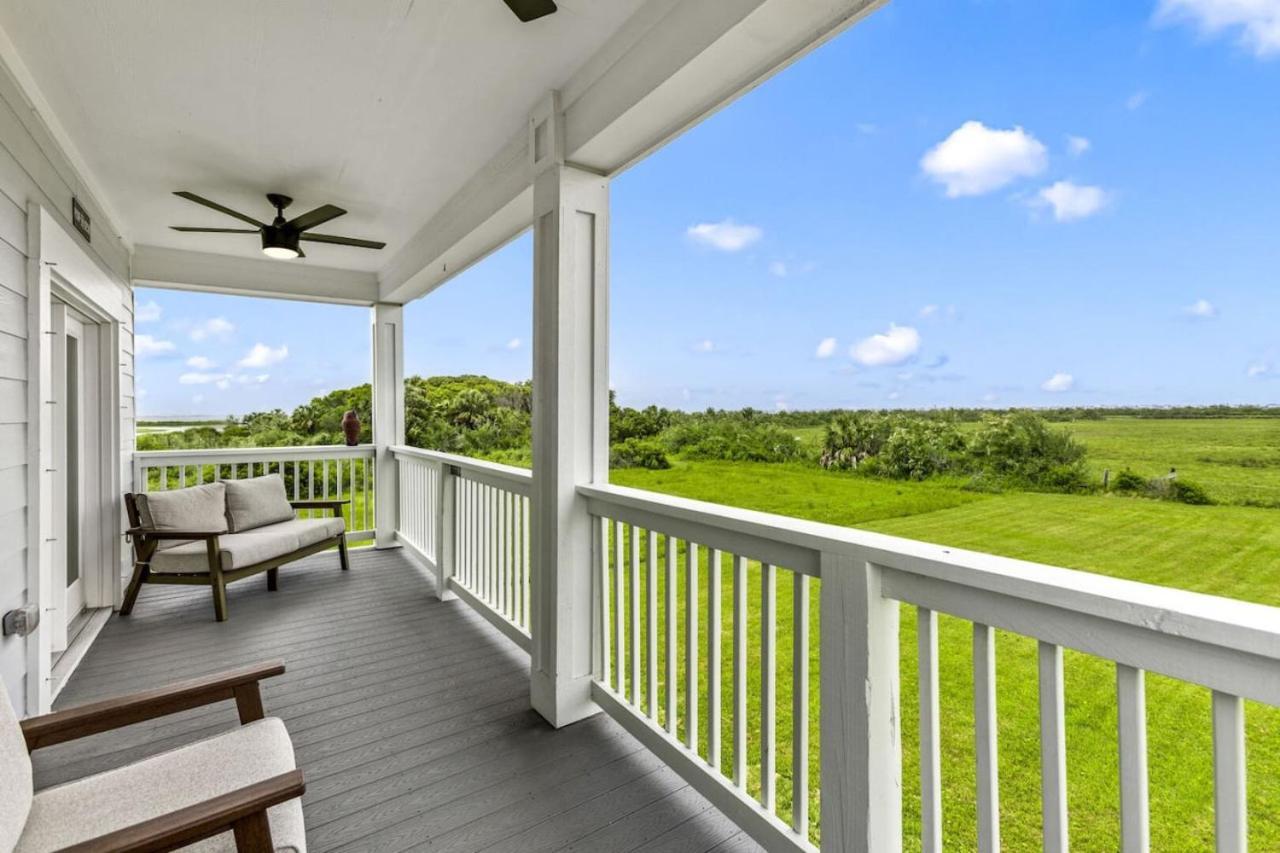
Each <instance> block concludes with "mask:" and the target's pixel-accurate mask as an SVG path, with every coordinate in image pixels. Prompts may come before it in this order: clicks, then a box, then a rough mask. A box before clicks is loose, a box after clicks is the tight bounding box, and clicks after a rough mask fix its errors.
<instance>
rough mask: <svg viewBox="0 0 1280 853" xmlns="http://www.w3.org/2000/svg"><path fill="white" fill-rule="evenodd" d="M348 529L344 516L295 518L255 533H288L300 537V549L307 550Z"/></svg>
mask: <svg viewBox="0 0 1280 853" xmlns="http://www.w3.org/2000/svg"><path fill="white" fill-rule="evenodd" d="M346 528H347V526H346V524H345V523H344V522H343V520H342V516H338V517H337V518H294V519H290V520H289V521H282V522H280V523H279V524H273V525H271V526H270V527H263V528H260V529H259V530H255V531H253V532H254V533H258V532H260V531H262V532H265V531H267V530H281V531H287V532H289V533H291V534H292V535H294V536H297V537H298V547H299V548H305V547H307V546H308V545H315V544H316V543H317V542H323V541H324V540H325V539H333V538H334V537H335V536H337V535H338V534H339V533H343V532H345V531H346Z"/></svg>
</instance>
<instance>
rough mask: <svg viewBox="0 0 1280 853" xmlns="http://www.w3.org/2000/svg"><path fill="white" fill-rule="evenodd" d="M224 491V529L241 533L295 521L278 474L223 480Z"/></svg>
mask: <svg viewBox="0 0 1280 853" xmlns="http://www.w3.org/2000/svg"><path fill="white" fill-rule="evenodd" d="M220 482H221V483H222V485H223V486H225V487H226V489H227V529H228V530H230V531H231V532H232V533H243V532H244V531H246V530H253V529H255V528H258V527H264V526H266V525H268V524H275V523H276V522H278V521H288V520H289V519H291V518H293V517H294V512H293V507H292V506H290V505H289V495H288V494H286V493H285V490H284V478H283V477H281V476H280V475H279V474H267V475H266V476H264V477H252V478H250V479H248V480H222V481H220Z"/></svg>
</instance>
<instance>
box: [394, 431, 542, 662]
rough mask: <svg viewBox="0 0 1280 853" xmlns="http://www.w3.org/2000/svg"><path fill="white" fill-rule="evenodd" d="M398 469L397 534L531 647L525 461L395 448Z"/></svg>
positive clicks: (444, 585) (447, 582)
mask: <svg viewBox="0 0 1280 853" xmlns="http://www.w3.org/2000/svg"><path fill="white" fill-rule="evenodd" d="M392 453H394V454H395V458H396V463H397V466H398V470H399V476H400V506H399V524H398V526H397V531H396V537H397V539H398V540H399V541H400V542H401V543H402V544H404V545H405V546H406V547H408V548H410V549H412V550H413V551H415V552H416V553H417V555H418V557H419V558H421V559H422V560H423V562H425V563H427V565H428V566H430V568H431V569H432V571H434V572H435V574H436V583H437V589H439V590H440V591H441V593H442V594H448V593H453V594H455V595H457V596H458V597H460V598H463V599H465V600H466V601H467V603H468V604H470V605H471V606H472V607H473V608H474V609H475V610H476V611H478V612H479V613H481V614H482V615H484V616H485V618H487V619H488V620H489V621H490V622H492V623H493V624H494V625H496V626H497V627H498V628H499V629H500V630H501V631H503V632H504V633H505V634H506V635H507V636H508V637H510V638H511V639H512V640H513V641H514V642H515V643H516V644H518V645H519V646H520V647H521V648H523V649H524V650H525V651H528V650H529V644H530V636H529V580H530V572H529V565H530V561H529V487H530V482H531V475H530V473H529V472H528V471H527V470H525V469H523V468H513V467H511V466H509V465H498V464H496V463H493V462H485V461H482V460H479V459H471V458H468V457H466V456H455V455H452V454H449V453H437V452H435V451H429V450H419V449H417V448H413V447H403V446H397V447H394V448H392Z"/></svg>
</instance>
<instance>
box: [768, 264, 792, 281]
mask: <svg viewBox="0 0 1280 853" xmlns="http://www.w3.org/2000/svg"><path fill="white" fill-rule="evenodd" d="M769 272H770V273H771V274H772V275H776V276H777V277H778V278H786V277H787V273H788V270H787V265H786V263H785V262H784V261H773V262H772V263H770V264H769Z"/></svg>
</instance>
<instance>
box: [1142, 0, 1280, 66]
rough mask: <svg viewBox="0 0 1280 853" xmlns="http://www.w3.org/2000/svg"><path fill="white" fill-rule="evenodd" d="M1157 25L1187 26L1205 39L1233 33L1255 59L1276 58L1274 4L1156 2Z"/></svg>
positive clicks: (1270, 0) (1279, 41)
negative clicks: (1227, 31) (1235, 33)
mask: <svg viewBox="0 0 1280 853" xmlns="http://www.w3.org/2000/svg"><path fill="white" fill-rule="evenodd" d="M1156 22H1157V23H1182V22H1189V23H1191V24H1194V25H1195V26H1197V27H1198V28H1199V29H1200V31H1201V32H1202V33H1203V34H1205V35H1209V36H1213V35H1218V34H1220V33H1222V32H1223V31H1225V30H1231V31H1236V30H1238V31H1239V33H1238V35H1237V40H1238V41H1239V42H1240V44H1242V45H1243V46H1244V47H1245V48H1247V49H1248V50H1250V51H1252V52H1253V55H1254V56H1256V57H1258V58H1259V59H1267V58H1270V57H1273V56H1278V55H1280V3H1278V2H1276V0H1160V5H1159V7H1158V8H1157V9H1156Z"/></svg>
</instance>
